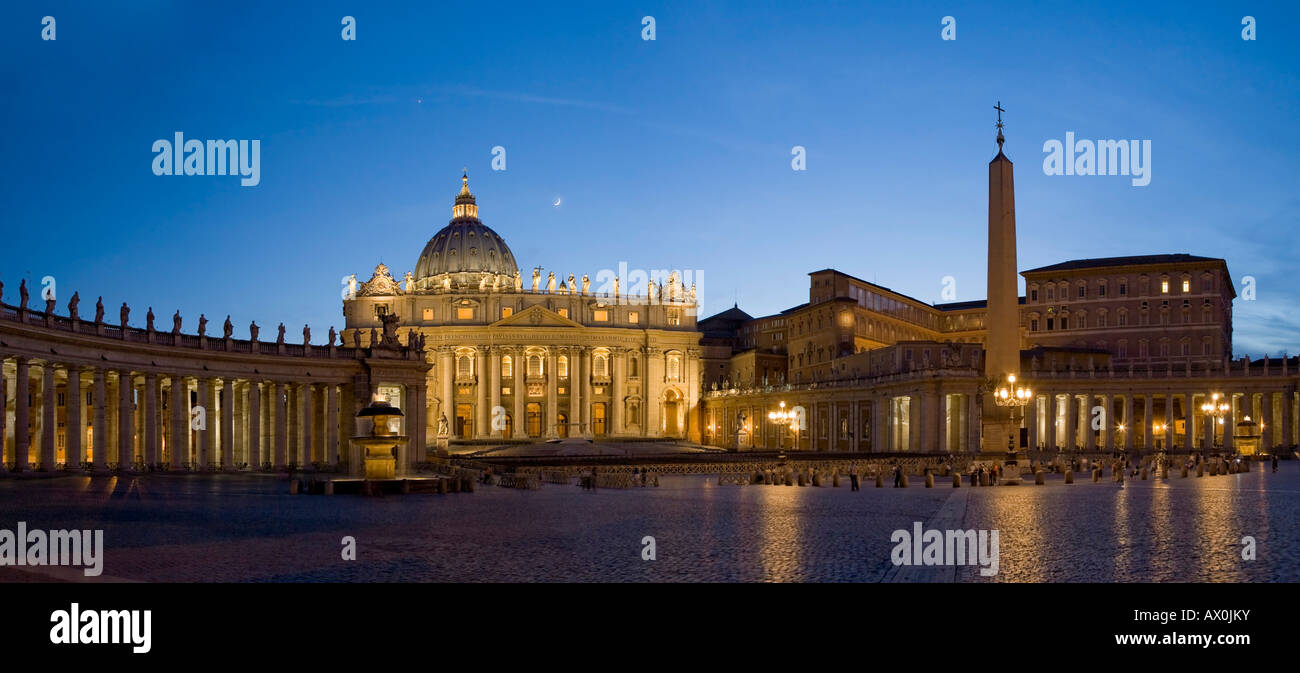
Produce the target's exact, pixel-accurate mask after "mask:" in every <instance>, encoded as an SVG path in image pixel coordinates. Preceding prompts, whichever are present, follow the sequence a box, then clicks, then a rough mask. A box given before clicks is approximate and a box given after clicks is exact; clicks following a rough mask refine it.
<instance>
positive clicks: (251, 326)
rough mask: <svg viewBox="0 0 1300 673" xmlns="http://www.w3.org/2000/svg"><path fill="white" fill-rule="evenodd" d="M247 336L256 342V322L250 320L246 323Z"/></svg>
mask: <svg viewBox="0 0 1300 673" xmlns="http://www.w3.org/2000/svg"><path fill="white" fill-rule="evenodd" d="M248 338H249V340H250V341H252V342H253V343H257V323H256V322H250V323H248Z"/></svg>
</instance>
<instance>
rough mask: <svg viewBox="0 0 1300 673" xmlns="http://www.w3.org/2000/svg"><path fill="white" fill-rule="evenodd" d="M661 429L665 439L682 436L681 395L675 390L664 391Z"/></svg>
mask: <svg viewBox="0 0 1300 673" xmlns="http://www.w3.org/2000/svg"><path fill="white" fill-rule="evenodd" d="M663 408H664V411H663V414H664V417H663V428H664V436H665V437H681V436H682V394H681V393H679V392H677V389H676V388H669V389H668V390H666V391H664V404H663Z"/></svg>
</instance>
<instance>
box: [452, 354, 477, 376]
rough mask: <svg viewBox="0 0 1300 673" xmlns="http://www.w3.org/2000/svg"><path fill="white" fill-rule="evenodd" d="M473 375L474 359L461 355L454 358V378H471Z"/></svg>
mask: <svg viewBox="0 0 1300 673" xmlns="http://www.w3.org/2000/svg"><path fill="white" fill-rule="evenodd" d="M473 375H474V358H472V357H470V356H468V355H461V356H459V357H457V358H456V376H473Z"/></svg>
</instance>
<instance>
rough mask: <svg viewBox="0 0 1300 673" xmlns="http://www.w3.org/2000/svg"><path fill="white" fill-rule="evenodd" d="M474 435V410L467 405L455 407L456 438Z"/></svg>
mask: <svg viewBox="0 0 1300 673" xmlns="http://www.w3.org/2000/svg"><path fill="white" fill-rule="evenodd" d="M473 435H474V408H473V406H471V405H468V404H457V405H456V436H457V437H461V438H466V437H472V436H473Z"/></svg>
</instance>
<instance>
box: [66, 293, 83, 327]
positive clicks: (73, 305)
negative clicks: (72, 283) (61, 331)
mask: <svg viewBox="0 0 1300 673" xmlns="http://www.w3.org/2000/svg"><path fill="white" fill-rule="evenodd" d="M80 304H81V293H79V292H73V293H72V298H71V299H69V300H68V317H69V318H72V319H73V320H80V319H81V314H80V313H79V312H78V311H77V306H79V305H80Z"/></svg>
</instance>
